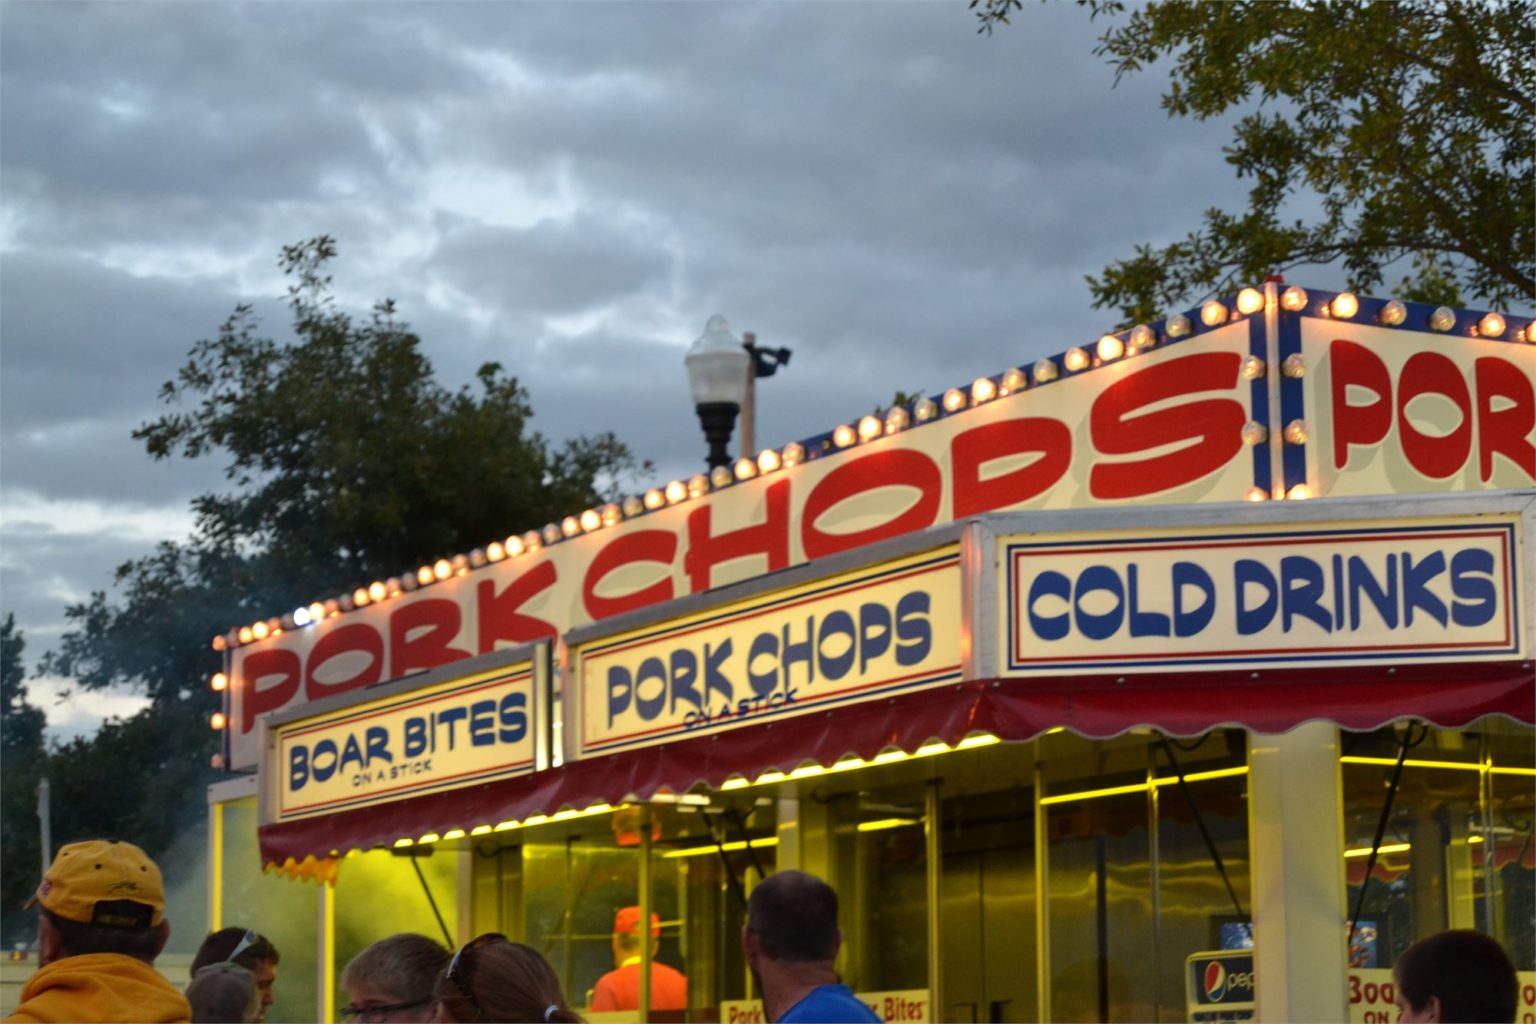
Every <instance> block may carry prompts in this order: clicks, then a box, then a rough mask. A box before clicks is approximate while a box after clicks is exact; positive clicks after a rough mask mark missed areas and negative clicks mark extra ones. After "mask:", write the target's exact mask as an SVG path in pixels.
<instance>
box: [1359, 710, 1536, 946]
mask: <svg viewBox="0 0 1536 1024" xmlns="http://www.w3.org/2000/svg"><path fill="white" fill-rule="evenodd" d="M1531 737H1532V734H1531V731H1530V730H1529V729H1528V728H1525V727H1522V726H1517V725H1512V724H1510V723H1506V722H1502V721H1496V720H1489V721H1487V722H1482V723H1475V724H1474V725H1473V726H1472V727H1471V728H1469V729H1467V730H1444V729H1433V728H1428V727H1425V726H1422V725H1419V724H1413V725H1408V724H1406V723H1400V724H1399V725H1398V726H1396V727H1393V728H1387V729H1381V730H1377V731H1376V732H1373V733H1368V734H1363V735H1358V736H1351V737H1347V738H1346V741H1345V753H1344V757H1343V759H1342V760H1343V765H1342V777H1343V785H1344V811H1345V841H1346V846H1347V849H1346V850H1345V852H1344V863H1345V873H1346V877H1347V879H1348V883H1349V911H1350V914H1351V915H1352V916H1354V915H1355V914H1356V908H1357V907H1358V908H1359V911H1358V920H1357V922H1356V925H1355V929H1354V933H1353V937H1352V939H1351V943H1350V964H1351V966H1352V967H1357V968H1382V969H1385V968H1390V967H1391V966H1392V964H1393V963H1394V962H1395V961H1396V959H1397V957H1398V956H1400V955H1401V954H1402V952H1403V950H1405V949H1407V948H1408V946H1409V945H1411V944H1412V943H1413V942H1415V941H1417V940H1419V939H1422V938H1425V937H1427V936H1429V935H1432V934H1434V933H1435V932H1438V931H1441V930H1443V929H1446V928H1472V929H1477V930H1479V931H1483V932H1487V933H1489V934H1491V935H1493V936H1494V937H1495V938H1497V939H1499V940H1500V941H1501V942H1502V943H1503V944H1504V945H1505V948H1506V949H1508V950H1509V952H1510V955H1511V956H1512V957H1513V958H1514V959H1515V965H1516V967H1517V968H1519V969H1520V970H1531V969H1532V968H1533V967H1536V949H1533V945H1536V938H1533V936H1532V928H1531V921H1532V916H1533V890H1536V885H1533V878H1536V853H1533V851H1532V819H1533V803H1536V796H1533V779H1536V772H1533V768H1532V763H1533V760H1536V750H1533V747H1532V743H1531ZM1405 740H1406V741H1407V743H1408V744H1409V745H1410V749H1409V751H1408V755H1407V760H1406V762H1405V763H1404V767H1403V770H1402V774H1401V777H1400V780H1399V783H1398V787H1397V790H1396V793H1395V794H1394V795H1393V800H1392V805H1391V810H1390V813H1388V814H1387V816H1386V819H1385V825H1384V827H1383V826H1382V813H1383V809H1384V807H1385V806H1386V796H1387V794H1388V792H1389V790H1390V784H1391V779H1392V775H1393V772H1394V769H1395V766H1396V761H1397V757H1398V754H1399V751H1400V750H1401V745H1402V744H1403V743H1404V741H1405ZM1378 827H1381V828H1382V836H1381V843H1380V846H1379V847H1376V858H1375V863H1374V864H1373V865H1372V866H1371V868H1370V872H1369V875H1367V871H1366V868H1367V864H1370V863H1371V850H1372V847H1373V844H1374V842H1375V837H1376V831H1377V829H1378ZM1367 879H1369V881H1367ZM1362 888H1363V889H1364V892H1365V896H1364V900H1363V901H1362V900H1361V890H1362Z"/></svg>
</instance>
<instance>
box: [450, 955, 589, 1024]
mask: <svg viewBox="0 0 1536 1024" xmlns="http://www.w3.org/2000/svg"><path fill="white" fill-rule="evenodd" d="M437 1019H438V1020H439V1021H443V1022H452V1024H457V1022H461V1021H462V1022H467V1021H527V1022H528V1024H540V1022H542V1024H582V1018H581V1015H580V1014H578V1013H576V1011H574V1010H572V1009H571V1008H570V1007H569V1006H567V1005H566V1002H565V991H564V990H563V989H562V988H561V987H560V978H559V977H558V976H557V975H556V974H555V969H554V968H553V967H551V966H549V961H548V960H545V959H544V957H543V956H542V955H541V954H540V953H539V951H538V950H536V949H532V948H530V947H528V946H525V945H523V944H522V943H521V942H512V941H511V940H509V939H508V938H507V937H506V936H505V935H498V934H495V933H488V934H485V935H482V936H480V937H479V938H477V939H474V940H473V941H471V942H468V943H465V945H464V946H463V947H462V948H461V949H460V950H459V951H458V952H457V953H455V954H453V959H452V960H450V961H449V962H448V970H446V971H444V972H443V978H442V980H441V981H440V982H438V985H437Z"/></svg>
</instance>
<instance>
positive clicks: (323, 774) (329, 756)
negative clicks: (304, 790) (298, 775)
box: [309, 740, 336, 782]
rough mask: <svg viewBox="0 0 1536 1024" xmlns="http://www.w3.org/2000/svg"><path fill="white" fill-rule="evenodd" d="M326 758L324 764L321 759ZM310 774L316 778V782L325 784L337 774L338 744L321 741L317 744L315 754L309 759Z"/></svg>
mask: <svg viewBox="0 0 1536 1024" xmlns="http://www.w3.org/2000/svg"><path fill="white" fill-rule="evenodd" d="M322 757H324V758H326V762H325V763H324V764H321V763H320V759H321V758H322ZM309 773H310V775H312V776H314V779H315V781H316V782H324V781H325V780H326V779H329V778H330V777H331V776H332V775H335V774H336V742H335V741H334V740H321V741H320V742H319V743H316V744H315V752H314V753H313V754H311V755H310V757H309Z"/></svg>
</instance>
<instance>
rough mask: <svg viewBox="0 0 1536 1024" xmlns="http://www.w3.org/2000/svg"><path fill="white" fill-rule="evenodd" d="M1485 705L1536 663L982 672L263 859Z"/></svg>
mask: <svg viewBox="0 0 1536 1024" xmlns="http://www.w3.org/2000/svg"><path fill="white" fill-rule="evenodd" d="M1485 715H1504V716H1507V717H1509V718H1512V719H1514V720H1516V721H1518V722H1522V723H1525V724H1527V725H1536V673H1533V669H1532V666H1531V663H1530V662H1523V663H1522V662H1500V663H1494V664H1464V665H1454V666H1447V665H1408V666H1403V665H1398V666H1391V667H1388V666H1350V665H1345V666H1339V667H1330V668H1325V669H1316V668H1308V669H1291V670H1284V671H1263V672H1250V671H1246V670H1245V671H1236V672H1198V673H1182V674H1149V675H1121V676H1116V675H1099V676H1074V677H1057V678H1050V679H1008V680H996V681H985V680H982V681H972V682H966V683H958V684H955V685H951V686H941V687H938V688H935V689H932V690H925V691H920V692H918V693H913V694H908V695H904V696H900V697H893V698H888V699H884V700H876V701H871V702H868V703H865V704H858V705H854V706H851V707H844V708H838V709H836V710H833V711H821V712H816V713H813V714H805V715H800V716H797V717H793V718H787V719H781V720H779V721H773V722H765V723H763V724H761V725H755V726H746V727H742V728H739V729H735V730H732V731H730V732H724V733H715V734H713V735H708V736H700V737H699V738H697V739H689V740H681V741H674V742H672V743H668V744H665V745H662V746H658V747H650V748H646V749H641V750H634V751H626V752H624V753H619V754H613V755H609V756H607V757H599V758H592V759H588V760H584V761H579V762H575V763H572V764H568V765H565V766H563V767H561V768H556V769H552V770H549V771H545V772H540V773H537V774H536V775H533V776H524V777H522V778H517V779H509V780H502V781H497V782H491V783H486V784H484V785H481V786H473V787H468V788H466V789H461V790H455V791H453V792H451V793H446V794H431V795H427V796H421V797H416V798H412V799H407V800H400V801H397V802H395V803H389V804H383V805H381V806H375V807H367V808H363V809H359V810H354V811H342V812H338V813H335V814H328V815H320V816H316V817H313V818H305V819H302V820H299V821H291V822H280V823H275V824H270V825H264V826H262V827H261V829H260V841H261V856H262V861H263V863H266V864H269V865H283V864H285V863H287V862H289V861H293V862H302V861H303V860H304V858H305V857H309V856H314V857H320V858H323V857H326V856H327V855H330V854H331V852H332V851H333V850H334V851H339V852H342V853H345V852H346V851H348V850H351V849H371V848H373V847H375V846H381V845H383V846H388V845H390V844H392V843H393V842H394V841H395V840H396V839H399V838H401V837H418V836H422V835H425V834H427V833H438V834H442V833H444V832H447V831H449V830H450V829H456V828H458V829H464V830H465V831H466V832H467V831H469V830H470V829H471V828H474V827H475V826H477V825H482V824H488V825H494V824H496V823H498V822H501V821H506V820H511V819H516V820H519V821H520V820H523V819H525V818H527V817H529V816H530V815H534V814H552V813H554V812H555V811H557V810H559V809H561V808H562V807H571V808H574V809H577V810H580V809H582V808H585V807H588V806H590V805H592V804H595V803H618V802H620V801H622V800H623V799H625V798H626V797H634V798H639V799H647V798H649V797H651V796H653V795H654V794H656V793H657V792H659V791H663V790H666V791H670V792H673V793H683V792H686V791H688V790H689V789H691V788H693V787H694V786H695V785H697V784H700V783H702V784H704V785H707V786H709V787H711V788H719V787H720V785H721V784H722V783H724V782H725V781H726V779H728V778H730V777H731V776H733V775H741V776H744V777H746V778H748V779H755V778H757V777H758V776H759V775H761V774H763V773H764V772H767V771H771V770H774V769H777V770H780V771H784V772H789V771H791V770H793V769H795V768H797V767H799V766H800V765H801V764H803V763H805V762H807V761H814V762H816V763H819V764H823V765H830V764H832V763H834V762H835V761H837V760H838V759H839V758H841V757H843V756H845V755H849V754H852V755H857V756H859V757H862V758H865V759H870V758H873V757H874V756H875V755H876V754H878V753H879V752H880V751H881V750H883V749H885V748H887V747H897V748H899V749H901V750H904V751H907V752H909V753H910V752H912V751H914V750H916V749H917V748H918V747H919V746H921V745H922V744H923V743H924V742H926V741H928V740H930V739H939V740H942V741H944V742H946V743H950V744H955V743H958V742H959V741H960V740H961V739H963V738H964V737H965V736H966V735H967V734H969V733H972V732H975V731H978V730H980V731H985V732H989V733H992V734H994V735H996V736H998V737H999V738H1001V739H1003V740H1012V741H1022V740H1028V739H1032V738H1033V737H1035V736H1038V735H1039V734H1040V733H1042V732H1044V731H1045V730H1047V729H1053V728H1057V727H1064V728H1066V729H1069V730H1071V731H1072V732H1075V733H1077V734H1079V735H1081V736H1085V737H1089V738H1093V739H1103V738H1106V737H1110V736H1115V735H1118V734H1120V733H1123V732H1125V731H1126V730H1127V729H1131V728H1134V727H1138V726H1144V727H1151V728H1156V729H1161V730H1163V731H1164V732H1167V733H1170V734H1172V735H1175V736H1195V735H1199V734H1201V733H1204V732H1207V731H1208V730H1210V729H1213V728H1218V727H1221V726H1241V727H1244V728H1247V729H1250V730H1253V731H1255V732H1265V733H1275V732H1284V731H1286V730H1288V729H1291V728H1293V727H1294V726H1297V725H1299V724H1301V723H1302V722H1307V721H1313V720H1319V719H1321V720H1327V721H1332V722H1335V723H1337V724H1338V725H1339V726H1340V727H1342V728H1345V729H1350V730H1356V731H1365V730H1371V729H1376V728H1379V727H1381V726H1383V725H1386V724H1387V723H1389V722H1392V721H1395V720H1397V719H1401V718H1417V719H1422V720H1425V721H1428V722H1431V723H1433V724H1434V725H1437V726H1440V727H1442V728H1460V727H1462V726H1465V725H1467V724H1468V723H1470V722H1472V721H1474V720H1475V719H1478V718H1481V717H1483V716H1485Z"/></svg>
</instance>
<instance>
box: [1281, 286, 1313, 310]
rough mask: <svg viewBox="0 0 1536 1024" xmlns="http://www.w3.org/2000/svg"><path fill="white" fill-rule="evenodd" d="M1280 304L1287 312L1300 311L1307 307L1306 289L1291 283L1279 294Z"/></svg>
mask: <svg viewBox="0 0 1536 1024" xmlns="http://www.w3.org/2000/svg"><path fill="white" fill-rule="evenodd" d="M1280 306H1281V308H1282V309H1285V310H1287V311H1289V312H1292V313H1300V312H1301V311H1302V310H1304V309H1306V308H1307V290H1306V289H1305V288H1297V287H1296V286H1295V285H1291V287H1289V288H1287V289H1286V290H1285V293H1284V294H1282V295H1281V296H1280Z"/></svg>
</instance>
